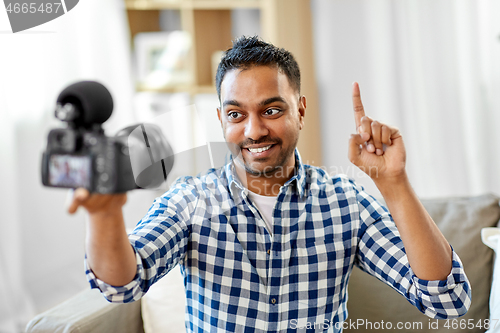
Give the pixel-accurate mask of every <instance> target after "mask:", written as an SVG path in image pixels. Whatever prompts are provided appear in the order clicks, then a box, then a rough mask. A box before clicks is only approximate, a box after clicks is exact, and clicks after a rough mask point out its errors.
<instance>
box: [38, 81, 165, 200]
mask: <svg viewBox="0 0 500 333" xmlns="http://www.w3.org/2000/svg"><path fill="white" fill-rule="evenodd" d="M112 108H113V102H112V98H111V95H110V94H109V91H108V90H107V89H106V88H105V87H104V86H103V85H101V84H100V83H97V82H93V81H82V82H78V83H75V84H73V85H71V86H69V87H67V88H66V89H65V90H63V92H61V94H60V95H59V97H58V100H57V107H56V111H55V115H56V118H58V119H60V120H62V121H64V122H67V126H66V128H56V129H52V130H51V131H50V132H49V135H48V138H47V148H46V150H45V151H44V152H43V154H42V167H41V174H42V183H43V185H45V186H49V187H62V188H77V187H84V188H86V189H88V190H89V191H90V192H95V193H103V194H104V193H121V192H126V191H129V190H133V189H140V188H156V187H158V186H160V185H161V183H163V182H164V181H165V180H166V178H167V175H168V173H169V172H170V170H171V169H172V166H173V158H174V157H173V153H172V149H171V147H170V146H169V145H168V142H167V141H166V139H165V137H164V136H163V134H162V133H161V130H160V129H159V127H158V126H156V125H154V124H138V125H134V126H129V127H127V128H125V129H122V130H121V131H119V133H118V134H117V135H116V136H114V137H107V136H106V135H105V134H104V131H103V129H102V126H101V124H102V123H103V122H104V121H106V120H107V119H108V118H109V116H110V115H111V112H112Z"/></svg>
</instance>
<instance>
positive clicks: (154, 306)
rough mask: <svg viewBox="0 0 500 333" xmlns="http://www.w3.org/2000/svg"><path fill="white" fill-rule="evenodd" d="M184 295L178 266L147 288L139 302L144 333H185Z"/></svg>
mask: <svg viewBox="0 0 500 333" xmlns="http://www.w3.org/2000/svg"><path fill="white" fill-rule="evenodd" d="M185 304H186V295H185V292H184V282H183V277H182V274H181V271H180V268H179V266H177V267H174V268H172V270H171V271H170V272H168V274H166V275H165V276H163V277H162V278H161V279H160V280H158V281H156V283H155V284H153V285H152V286H151V288H149V290H148V292H147V293H146V295H144V296H143V297H142V300H141V310H142V320H143V322H144V332H145V333H185V332H186V328H185V324H184V317H185V315H184V313H185Z"/></svg>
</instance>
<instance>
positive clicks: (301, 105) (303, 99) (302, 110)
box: [299, 95, 306, 129]
mask: <svg viewBox="0 0 500 333" xmlns="http://www.w3.org/2000/svg"><path fill="white" fill-rule="evenodd" d="M305 116H306V96H304V95H302V96H300V97H299V124H300V129H302V128H303V127H304V117H305Z"/></svg>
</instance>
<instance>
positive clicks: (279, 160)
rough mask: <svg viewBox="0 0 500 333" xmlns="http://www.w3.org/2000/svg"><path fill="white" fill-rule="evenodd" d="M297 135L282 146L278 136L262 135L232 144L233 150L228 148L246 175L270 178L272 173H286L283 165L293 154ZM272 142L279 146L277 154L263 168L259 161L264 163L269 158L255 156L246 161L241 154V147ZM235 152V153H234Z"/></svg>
mask: <svg viewBox="0 0 500 333" xmlns="http://www.w3.org/2000/svg"><path fill="white" fill-rule="evenodd" d="M298 139H299V138H298V136H297V137H296V138H295V139H294V142H293V143H292V144H290V145H288V146H283V140H282V139H280V138H271V137H268V136H266V137H263V138H261V139H259V140H252V139H247V140H245V141H243V142H242V143H240V144H238V145H236V144H234V145H232V146H233V148H236V149H234V150H235V151H233V149H230V150H231V152H232V153H233V156H236V158H235V160H237V161H238V162H239V163H240V164H241V165H242V166H243V167H244V168H245V171H246V173H247V174H248V175H251V176H253V177H261V176H264V177H267V178H270V177H272V176H274V175H277V174H281V175H284V174H287V172H286V170H283V169H284V168H285V165H286V163H287V161H288V159H289V158H290V156H293V155H294V153H295V147H296V146H297V142H298ZM262 143H265V144H272V145H273V147H272V148H275V146H277V148H279V149H280V150H279V152H278V155H277V156H276V157H274V159H275V160H274V162H272V161H271V162H272V164H268V165H266V166H265V167H264V168H259V164H260V163H266V162H269V161H270V160H269V158H267V157H266V158H256V159H254V160H253V161H246V160H245V158H244V156H243V154H242V153H241V151H242V150H243V149H246V148H243V147H247V146H250V145H258V144H262ZM235 153H236V154H235Z"/></svg>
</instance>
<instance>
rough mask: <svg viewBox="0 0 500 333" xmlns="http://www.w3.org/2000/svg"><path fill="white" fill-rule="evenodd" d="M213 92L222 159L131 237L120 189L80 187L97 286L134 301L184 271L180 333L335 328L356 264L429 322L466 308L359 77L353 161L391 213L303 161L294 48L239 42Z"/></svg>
mask: <svg viewBox="0 0 500 333" xmlns="http://www.w3.org/2000/svg"><path fill="white" fill-rule="evenodd" d="M216 86H217V92H218V95H219V99H220V106H219V108H218V110H217V114H218V117H219V120H220V123H221V126H222V130H223V132H224V137H225V139H226V141H227V143H228V146H229V148H230V151H231V156H230V160H229V161H228V163H227V165H225V166H223V167H222V168H219V169H211V170H209V171H208V172H207V173H206V174H204V175H200V176H198V177H183V178H180V179H178V180H177V181H176V182H175V183H174V184H173V185H172V186H171V188H170V190H169V191H167V192H166V193H165V194H164V195H162V196H161V197H159V198H157V199H156V201H155V202H154V204H153V206H152V207H151V208H150V210H149V212H148V213H147V215H146V216H145V217H144V218H143V219H142V220H141V221H140V222H139V223H138V225H137V227H136V228H135V230H134V231H133V232H132V233H131V234H130V235H127V234H126V233H125V228H124V223H123V217H122V209H121V207H122V206H123V204H124V203H125V200H126V197H125V195H89V194H88V192H86V191H85V190H83V189H79V190H77V191H76V192H75V198H74V200H73V202H72V204H71V206H70V207H69V211H70V212H71V213H73V212H75V211H76V209H77V208H78V207H79V206H83V207H85V208H86V209H87V210H88V212H89V216H90V223H89V228H88V237H87V260H86V264H87V272H86V273H87V276H88V278H89V280H90V283H91V285H92V287H95V288H99V289H100V290H101V292H102V293H103V294H104V296H105V297H106V298H107V299H108V300H109V301H111V302H130V301H134V300H137V299H139V298H140V297H142V296H143V295H144V294H145V293H146V292H147V291H148V289H149V287H150V286H151V285H152V284H153V283H155V282H156V281H157V280H158V279H160V278H161V277H162V276H164V275H165V274H167V273H168V271H170V270H171V269H172V268H173V267H174V266H175V265H181V271H182V273H183V275H184V282H185V289H186V299H187V306H186V329H187V331H188V332H287V331H290V332H295V331H297V330H299V331H307V332H315V331H327V332H341V331H342V328H343V327H344V326H345V325H344V324H346V323H347V322H346V321H345V320H346V318H347V310H346V303H347V284H348V281H349V276H350V273H351V271H352V269H353V267H354V266H355V265H356V266H358V267H360V268H361V269H362V270H364V271H366V272H367V273H369V274H371V275H373V276H375V277H376V278H378V279H380V280H382V281H384V282H385V283H387V284H388V285H389V286H391V287H392V288H393V289H395V290H396V291H398V292H399V293H400V294H401V295H402V297H406V298H407V299H408V301H409V302H410V303H412V304H413V305H415V307H416V308H418V310H420V311H421V312H423V313H425V314H426V315H427V316H429V317H431V318H441V319H444V318H453V317H457V316H460V315H463V314H464V313H465V312H466V311H467V309H468V308H469V306H470V287H469V283H468V280H467V277H466V275H465V273H464V270H463V267H462V264H461V262H460V259H459V258H458V256H457V255H456V253H455V252H454V251H453V250H452V248H451V247H450V245H449V244H448V242H447V241H446V239H445V238H444V237H443V235H442V234H441V232H440V231H439V229H438V228H437V227H436V225H435V224H434V222H433V221H432V219H431V218H430V216H429V215H428V214H427V212H426V211H425V209H424V208H423V206H422V205H421V203H420V202H419V200H418V199H417V197H416V195H415V193H414V192H413V190H412V189H411V186H410V183H409V181H408V177H407V175H406V171H405V156H406V154H405V148H404V144H403V140H402V137H401V134H400V132H399V131H398V130H397V129H396V128H393V127H391V126H388V125H385V124H381V123H379V122H377V121H374V120H372V119H371V118H369V117H367V116H365V111H364V108H363V104H362V102H361V97H360V92H359V86H358V85H357V83H355V84H354V85H353V96H352V97H353V107H354V118H355V122H356V133H355V134H352V136H351V138H350V140H349V143H348V144H349V158H350V160H351V161H352V162H353V163H354V164H355V165H357V166H358V167H360V168H361V169H362V170H368V174H369V176H370V177H372V179H373V181H374V182H375V184H376V185H377V186H378V188H379V189H380V192H381V193H382V195H383V196H384V199H385V201H386V202H387V205H388V208H389V209H387V208H385V207H384V206H382V205H381V204H380V203H378V202H377V201H376V200H375V199H374V198H373V197H372V196H370V195H368V194H367V193H366V192H365V191H364V190H363V188H362V187H360V186H358V185H357V184H356V183H355V182H353V181H352V180H350V179H348V178H347V177H345V176H343V175H335V176H333V175H328V174H326V173H325V172H324V171H323V170H321V169H319V168H315V167H312V166H308V165H304V164H303V163H302V162H301V158H300V155H299V152H298V150H297V149H296V145H297V140H298V138H299V133H300V130H301V129H302V128H303V126H304V124H305V121H304V120H305V118H306V98H305V97H304V96H301V95H300V72H299V68H298V66H297V63H296V62H295V60H294V58H293V56H292V55H291V54H290V53H289V52H288V51H286V50H284V49H279V48H277V47H275V46H273V45H271V44H267V43H265V42H263V41H261V40H260V39H258V38H256V37H251V38H240V39H238V40H237V41H235V42H234V44H233V47H232V48H231V49H229V50H228V51H227V52H226V53H225V55H224V57H223V58H222V60H221V63H220V65H219V68H218V72H217V78H216ZM389 212H390V213H389ZM381 301H382V300H381ZM165 315H168V314H165Z"/></svg>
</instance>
